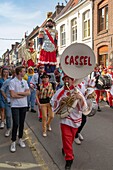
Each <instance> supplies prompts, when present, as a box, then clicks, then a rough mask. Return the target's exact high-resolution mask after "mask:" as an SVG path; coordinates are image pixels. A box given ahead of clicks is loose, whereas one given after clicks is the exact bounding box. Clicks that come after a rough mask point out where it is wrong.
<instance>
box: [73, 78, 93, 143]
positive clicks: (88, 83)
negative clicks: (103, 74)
mask: <svg viewBox="0 0 113 170" xmlns="http://www.w3.org/2000/svg"><path fill="white" fill-rule="evenodd" d="M94 85H95V82H94V79H90V77H89V76H87V77H85V78H84V79H83V81H82V82H81V83H80V84H78V85H77V87H78V88H79V90H80V91H81V93H82V94H83V95H84V96H85V98H87V97H88V88H90V89H91V91H92V92H93V91H94V90H93V88H94ZM86 122H87V116H86V115H84V114H82V123H81V125H80V126H79V128H78V131H77V133H76V135H75V140H74V141H75V143H76V144H78V145H81V141H83V140H84V137H83V136H82V135H81V133H80V132H81V131H82V129H83V127H84V126H85V124H86Z"/></svg>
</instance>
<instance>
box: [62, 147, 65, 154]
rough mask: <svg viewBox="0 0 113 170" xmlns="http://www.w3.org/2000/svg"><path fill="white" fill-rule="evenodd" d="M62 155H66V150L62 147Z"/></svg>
mask: <svg viewBox="0 0 113 170" xmlns="http://www.w3.org/2000/svg"><path fill="white" fill-rule="evenodd" d="M62 155H63V156H65V152H64V149H63V148H62Z"/></svg>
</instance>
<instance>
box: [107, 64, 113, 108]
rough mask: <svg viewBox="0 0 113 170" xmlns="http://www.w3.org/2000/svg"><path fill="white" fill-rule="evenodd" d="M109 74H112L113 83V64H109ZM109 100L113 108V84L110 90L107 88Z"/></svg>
mask: <svg viewBox="0 0 113 170" xmlns="http://www.w3.org/2000/svg"><path fill="white" fill-rule="evenodd" d="M107 75H108V76H110V78H111V80H112V83H113V66H108V73H107ZM107 100H108V103H109V106H110V108H112V109H113V103H112V100H113V85H112V86H111V88H110V89H109V90H107Z"/></svg>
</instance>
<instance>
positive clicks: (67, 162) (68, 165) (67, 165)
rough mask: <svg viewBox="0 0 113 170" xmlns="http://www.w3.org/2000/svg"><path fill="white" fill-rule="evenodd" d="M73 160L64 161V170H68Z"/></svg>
mask: <svg viewBox="0 0 113 170" xmlns="http://www.w3.org/2000/svg"><path fill="white" fill-rule="evenodd" d="M72 163H73V160H66V165H65V170H70V169H71V165H72Z"/></svg>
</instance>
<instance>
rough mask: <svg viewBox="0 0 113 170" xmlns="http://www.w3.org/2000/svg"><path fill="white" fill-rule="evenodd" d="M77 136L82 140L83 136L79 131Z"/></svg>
mask: <svg viewBox="0 0 113 170" xmlns="http://www.w3.org/2000/svg"><path fill="white" fill-rule="evenodd" d="M78 137H79V139H80V140H81V141H83V140H84V138H83V136H82V135H81V133H78Z"/></svg>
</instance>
